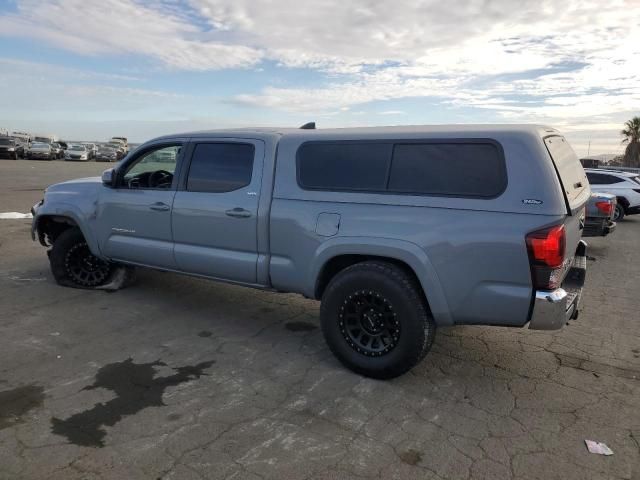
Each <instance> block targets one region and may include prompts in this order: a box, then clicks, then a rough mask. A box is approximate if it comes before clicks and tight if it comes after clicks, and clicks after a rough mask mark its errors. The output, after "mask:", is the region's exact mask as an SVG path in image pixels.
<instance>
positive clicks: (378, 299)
mask: <svg viewBox="0 0 640 480" xmlns="http://www.w3.org/2000/svg"><path fill="white" fill-rule="evenodd" d="M320 321H321V324H322V331H323V333H324V337H325V340H326V342H327V344H328V345H329V348H330V349H331V351H332V352H333V354H334V355H335V356H336V357H337V358H338V360H340V362H342V364H344V365H345V366H346V367H347V368H349V369H351V370H353V371H354V372H357V373H359V374H362V375H365V376H367V377H372V378H378V379H389V378H394V377H397V376H400V375H402V374H403V373H406V372H407V371H409V370H410V369H411V368H413V367H414V366H415V365H416V364H417V363H419V362H420V360H422V359H423V358H424V356H425V355H426V354H427V352H428V351H429V349H430V348H431V345H432V344H433V340H434V338H435V333H436V325H435V322H434V321H433V318H432V316H431V314H430V313H429V310H428V307H427V303H426V301H425V299H424V297H423V295H422V291H421V289H420V286H419V285H418V284H417V282H416V281H415V279H414V278H413V277H412V276H411V275H409V274H408V273H407V272H406V271H405V270H403V269H402V268H400V267H398V266H396V265H394V264H391V263H386V262H378V261H368V262H362V263H358V264H355V265H352V266H350V267H348V268H346V269H344V270H343V271H341V272H340V273H338V274H337V275H336V276H335V277H334V278H333V279H332V280H331V283H330V284H329V286H328V287H327V289H326V291H325V292H324V295H323V296H322V305H321V307H320Z"/></svg>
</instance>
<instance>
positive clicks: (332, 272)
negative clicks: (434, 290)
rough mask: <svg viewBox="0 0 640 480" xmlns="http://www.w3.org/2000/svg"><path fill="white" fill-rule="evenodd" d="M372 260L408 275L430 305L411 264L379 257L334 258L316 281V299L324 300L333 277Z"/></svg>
mask: <svg viewBox="0 0 640 480" xmlns="http://www.w3.org/2000/svg"><path fill="white" fill-rule="evenodd" d="M371 260H378V261H381V262H386V263H391V264H393V265H395V266H397V267H399V268H401V269H402V270H404V271H405V272H406V273H408V274H409V275H410V276H411V278H412V279H413V280H414V281H415V282H416V285H418V287H419V288H420V291H421V292H422V296H423V298H424V300H425V302H427V306H428V305H429V302H428V301H427V297H426V295H425V293H424V290H423V289H422V284H421V283H420V280H419V279H418V276H417V275H416V273H415V272H414V271H413V269H412V268H411V267H410V266H409V264H407V263H405V262H403V261H402V260H398V259H397V258H390V257H378V256H375V255H339V256H337V257H333V258H332V259H331V260H329V261H328V262H327V263H326V264H325V265H324V267H322V271H321V272H320V275H319V276H318V280H317V281H316V289H315V298H316V299H317V300H320V299H321V298H322V294H323V293H324V291H325V289H326V288H327V286H328V285H329V282H331V280H332V279H333V277H335V276H336V275H337V274H338V273H340V272H341V271H342V270H344V269H345V268H347V267H350V266H351V265H355V264H356V263H361V262H367V261H371Z"/></svg>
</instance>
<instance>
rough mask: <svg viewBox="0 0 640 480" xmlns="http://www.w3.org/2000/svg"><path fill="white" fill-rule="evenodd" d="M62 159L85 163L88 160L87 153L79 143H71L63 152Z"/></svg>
mask: <svg viewBox="0 0 640 480" xmlns="http://www.w3.org/2000/svg"><path fill="white" fill-rule="evenodd" d="M64 159H65V160H78V161H82V162H86V161H88V160H89V151H88V150H87V148H86V147H85V146H84V145H82V144H80V143H72V144H71V145H69V148H67V150H66V151H65V152H64Z"/></svg>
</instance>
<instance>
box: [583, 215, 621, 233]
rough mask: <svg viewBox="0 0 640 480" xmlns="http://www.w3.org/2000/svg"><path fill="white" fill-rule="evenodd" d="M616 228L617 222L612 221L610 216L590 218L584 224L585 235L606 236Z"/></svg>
mask: <svg viewBox="0 0 640 480" xmlns="http://www.w3.org/2000/svg"><path fill="white" fill-rule="evenodd" d="M615 229H616V222H612V221H611V220H609V219H608V218H599V219H595V220H594V219H589V218H587V221H586V222H585V225H584V230H583V231H582V236H583V237H604V236H607V235H609V234H610V233H612V232H613V231H614V230H615Z"/></svg>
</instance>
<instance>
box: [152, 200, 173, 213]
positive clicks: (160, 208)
mask: <svg viewBox="0 0 640 480" xmlns="http://www.w3.org/2000/svg"><path fill="white" fill-rule="evenodd" d="M149 208H150V209H151V210H155V211H157V212H166V211H168V210H169V209H170V208H171V207H170V206H169V205H167V204H166V203H162V202H156V203H152V204H151V205H149Z"/></svg>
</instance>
